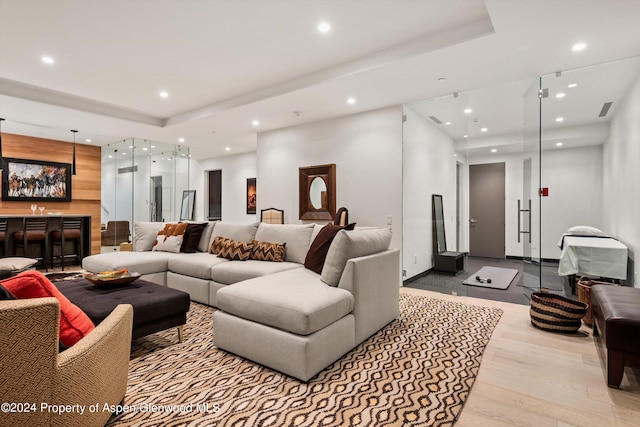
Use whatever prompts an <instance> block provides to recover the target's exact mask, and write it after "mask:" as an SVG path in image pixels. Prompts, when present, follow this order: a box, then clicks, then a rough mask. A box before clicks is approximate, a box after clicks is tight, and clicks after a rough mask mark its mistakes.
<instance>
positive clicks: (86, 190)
mask: <svg viewBox="0 0 640 427" xmlns="http://www.w3.org/2000/svg"><path fill="white" fill-rule="evenodd" d="M2 156H3V157H12V158H16V159H28V160H42V161H50V162H61V163H71V162H72V159H73V143H70V142H65V141H57V140H53V139H44V138H35V137H32V136H24V135H14V134H10V133H3V134H2ZM101 168H102V149H101V147H97V146H94V145H86V144H76V173H77V174H76V175H75V176H72V177H71V198H72V199H71V202H37V204H38V206H44V207H45V211H44V212H45V214H46V213H47V212H50V211H54V212H61V213H63V214H78V215H80V214H83V215H90V216H91V253H92V254H98V253H100V216H101V212H100V201H101V200H100V198H101V188H100V178H101V175H102V173H101V172H102V169H101ZM30 206H31V202H7V201H2V200H0V213H2V214H5V215H27V214H31V209H30Z"/></svg>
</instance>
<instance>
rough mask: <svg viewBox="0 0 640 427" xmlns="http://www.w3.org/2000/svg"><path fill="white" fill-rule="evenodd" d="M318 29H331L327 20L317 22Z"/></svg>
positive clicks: (326, 30)
mask: <svg viewBox="0 0 640 427" xmlns="http://www.w3.org/2000/svg"><path fill="white" fill-rule="evenodd" d="M318 31H320V32H321V33H328V32H329V31H331V25H330V24H329V23H328V22H321V23H319V24H318Z"/></svg>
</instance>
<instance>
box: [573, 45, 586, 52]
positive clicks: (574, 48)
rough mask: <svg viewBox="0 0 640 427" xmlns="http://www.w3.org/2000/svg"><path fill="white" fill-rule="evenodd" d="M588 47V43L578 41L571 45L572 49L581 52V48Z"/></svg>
mask: <svg viewBox="0 0 640 427" xmlns="http://www.w3.org/2000/svg"><path fill="white" fill-rule="evenodd" d="M586 47H587V44H586V43H576V44H574V45H573V46H572V47H571V50H572V51H574V52H579V51H581V50H584V49H585V48H586Z"/></svg>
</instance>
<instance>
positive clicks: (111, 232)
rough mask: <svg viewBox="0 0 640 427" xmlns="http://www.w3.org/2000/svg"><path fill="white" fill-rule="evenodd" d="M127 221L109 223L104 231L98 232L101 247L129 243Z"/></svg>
mask: <svg viewBox="0 0 640 427" xmlns="http://www.w3.org/2000/svg"><path fill="white" fill-rule="evenodd" d="M130 234H131V232H130V230H129V221H109V222H107V228H106V230H102V231H101V232H100V240H101V242H100V244H101V245H102V246H118V245H119V244H120V243H122V242H128V241H129V235H130Z"/></svg>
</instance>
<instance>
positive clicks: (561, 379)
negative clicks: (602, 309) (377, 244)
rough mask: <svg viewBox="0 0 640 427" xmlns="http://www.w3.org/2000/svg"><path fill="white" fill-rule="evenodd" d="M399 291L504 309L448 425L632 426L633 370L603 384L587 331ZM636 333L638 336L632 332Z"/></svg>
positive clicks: (513, 308) (637, 409) (510, 308)
mask: <svg viewBox="0 0 640 427" xmlns="http://www.w3.org/2000/svg"><path fill="white" fill-rule="evenodd" d="M401 292H406V293H411V294H418V295H426V296H433V297H435V298H443V299H451V300H455V301H458V302H463V303H468V304H474V305H482V306H490V307H499V308H501V309H502V310H503V311H504V313H503V315H502V317H501V319H500V322H499V323H498V326H497V327H496V329H495V331H494V332H493V335H492V337H491V341H490V342H489V345H488V346H487V348H486V350H485V353H484V356H483V358H482V365H481V367H480V372H479V374H478V377H477V379H476V382H475V384H474V385H473V388H472V390H471V394H470V395H469V398H468V400H467V402H466V404H465V406H464V408H463V410H462V414H461V416H460V418H459V420H458V422H457V423H456V427H466V426H472V427H479V426H491V427H500V426H531V427H545V426H553V427H556V426H557V427H568V426H576V427H588V426H596V427H605V426H616V427H618V426H621V427H623V426H629V427H638V426H640V370H632V369H629V368H627V369H626V370H625V375H624V378H623V380H622V385H621V387H622V388H621V389H620V390H616V389H612V388H609V387H607V381H606V369H605V367H604V356H603V355H602V354H600V355H599V352H602V346H599V345H596V344H595V343H594V339H593V336H592V335H591V329H589V328H586V327H584V326H583V328H582V329H581V330H580V331H579V333H578V334H575V335H564V334H554V333H551V332H545V331H541V330H538V329H535V328H534V327H533V326H531V322H530V317H529V307H528V306H524V305H518V304H511V303H505V302H499V301H490V300H483V299H478V298H471V297H462V296H456V297H454V296H450V295H445V294H441V293H437V292H431V291H424V290H420V289H409V288H402V290H401ZM634 339H638V337H634Z"/></svg>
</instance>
